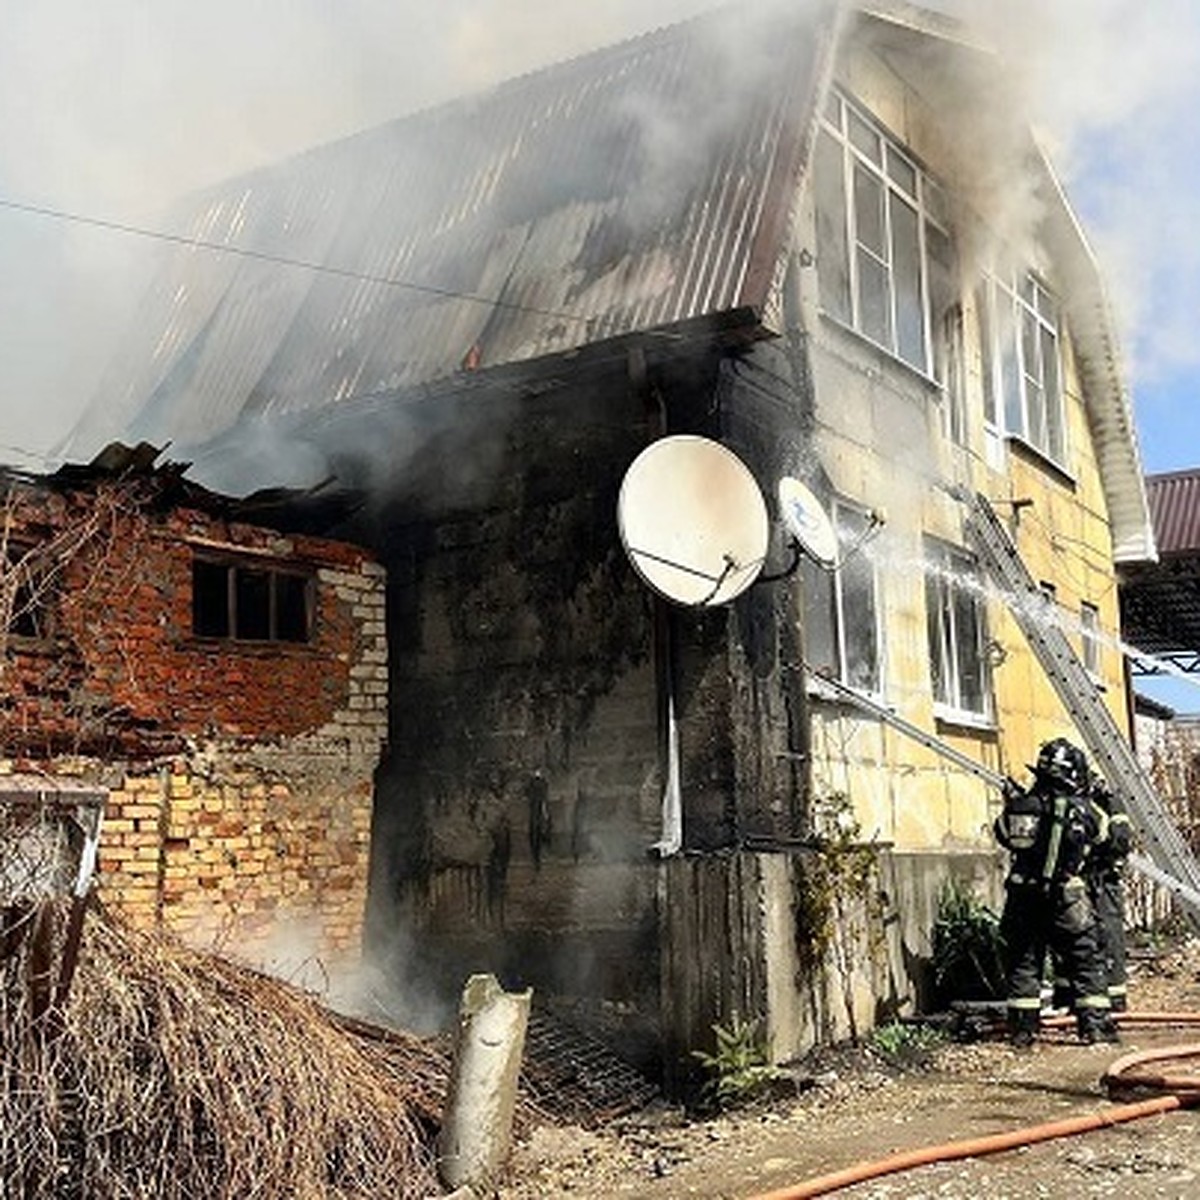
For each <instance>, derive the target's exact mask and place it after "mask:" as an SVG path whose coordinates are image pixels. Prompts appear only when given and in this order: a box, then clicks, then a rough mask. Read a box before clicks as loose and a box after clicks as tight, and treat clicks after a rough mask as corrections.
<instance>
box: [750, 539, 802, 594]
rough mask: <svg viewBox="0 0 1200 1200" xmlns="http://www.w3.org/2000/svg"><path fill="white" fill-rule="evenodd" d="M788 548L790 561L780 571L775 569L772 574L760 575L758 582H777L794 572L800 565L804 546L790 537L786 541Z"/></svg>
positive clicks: (787, 577) (789, 576)
mask: <svg viewBox="0 0 1200 1200" xmlns="http://www.w3.org/2000/svg"><path fill="white" fill-rule="evenodd" d="M788 549H789V550H790V551H791V553H792V561H791V562H790V563H788V565H787V566H786V567H784V569H783V570H782V571H777V572H776V573H775V574H774V575H760V576H759V577H758V582H759V583H778V582H779V580H781V579H790V578H791V577H792V576H793V575H795V573H796V569H797V568H798V567H799V566H800V559H801V557H802V556H803V554H804V547H803V546H801V545H800V542H799V539H797V538H792V539H791V540H790V541H789V542H788Z"/></svg>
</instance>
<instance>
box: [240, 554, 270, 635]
mask: <svg viewBox="0 0 1200 1200" xmlns="http://www.w3.org/2000/svg"><path fill="white" fill-rule="evenodd" d="M234 588H235V597H236V605H237V607H236V609H235V612H236V618H235V621H236V627H235V630H234V636H235V637H238V638H242V639H245V640H249V641H265V640H266V639H267V638H269V637H270V636H271V576H270V573H269V572H267V571H261V570H254V569H252V568H250V567H236V568H235V582H234Z"/></svg>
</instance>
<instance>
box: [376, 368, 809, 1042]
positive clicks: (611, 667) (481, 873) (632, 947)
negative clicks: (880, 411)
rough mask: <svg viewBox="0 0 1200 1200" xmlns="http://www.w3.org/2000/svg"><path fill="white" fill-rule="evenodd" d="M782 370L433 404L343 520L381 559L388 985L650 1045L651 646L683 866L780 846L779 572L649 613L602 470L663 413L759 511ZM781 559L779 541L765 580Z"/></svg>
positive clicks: (789, 393)
mask: <svg viewBox="0 0 1200 1200" xmlns="http://www.w3.org/2000/svg"><path fill="white" fill-rule="evenodd" d="M788 371H789V367H788V364H787V363H786V362H784V361H777V359H776V358H774V357H772V356H771V354H770V353H769V352H766V351H765V350H762V349H759V350H754V351H752V352H749V353H746V354H743V355H740V356H739V357H738V358H736V359H729V358H727V357H726V358H721V357H719V356H717V355H711V356H705V357H702V358H692V359H686V358H679V359H676V360H675V361H672V362H665V361H661V360H659V361H655V360H654V359H653V358H650V359H649V360H648V367H647V370H646V373H645V375H644V377H643V376H641V375H640V372H639V371H638V370H636V369H635V370H633V371H632V372H631V370H630V368H629V365H628V364H627V363H626V362H625V361H624V360H619V361H615V362H611V363H609V364H607V365H603V366H596V365H595V364H593V365H592V366H591V367H589V368H587V369H586V370H585V369H578V370H575V371H573V372H572V373H571V374H570V375H569V376H564V377H563V378H561V379H558V380H551V381H548V382H547V381H544V380H543V381H541V382H539V383H538V384H537V386H533V385H530V384H523V383H521V382H520V381H509V385H508V386H507V387H506V389H504V390H503V391H497V390H494V389H492V390H486V389H477V390H476V391H475V392H474V393H472V395H471V396H470V397H465V396H464V397H457V398H455V399H454V400H452V401H445V402H447V403H452V404H454V405H456V406H459V407H458V412H457V415H456V417H455V418H454V419H447V416H446V413H445V412H442V413H441V414H440V415H439V416H438V417H437V418H436V420H434V421H433V425H434V426H435V427H436V432H435V435H434V436H431V437H430V438H429V439H428V441H427V444H426V445H425V448H424V449H423V450H422V453H421V455H420V458H419V461H417V462H415V463H414V464H413V469H412V470H410V471H408V472H406V473H405V476H404V479H403V481H398V482H402V486H397V487H396V488H394V489H393V492H392V494H391V495H390V497H389V499H388V501H387V502H386V503H385V504H383V505H382V506H381V507H379V508H378V509H377V510H376V511H375V512H374V513H373V514H372V515H371V517H370V521H369V524H370V526H371V528H370V530H369V531H367V530H362V531H360V536H364V537H365V539H366V540H367V541H368V543H369V544H371V545H372V546H373V547H374V548H375V549H376V552H377V554H378V555H379V557H380V558H381V561H383V563H384V565H385V566H386V568H387V571H388V580H389V610H388V625H389V639H390V652H391V663H390V677H391V683H390V687H391V706H392V707H391V728H390V751H389V755H388V758H387V761H386V764H385V766H384V767H383V768H382V770H381V773H380V778H379V781H378V787H377V795H376V816H375V826H374V830H373V837H372V873H371V882H370V898H369V905H368V922H367V929H368V948H369V950H370V952H371V955H372V957H374V958H375V959H376V960H377V961H380V962H386V963H389V964H390V965H391V967H392V969H393V972H394V973H395V975H396V977H397V980H398V982H400V983H401V984H404V983H405V982H406V981H407V980H409V979H415V978H420V979H421V980H422V981H423V982H424V983H425V984H429V983H430V982H432V984H433V985H434V990H435V991H436V992H437V993H438V994H439V995H440V996H441V997H442V998H443V999H444V1000H447V1001H449V1000H453V999H454V998H456V997H457V993H458V990H459V988H460V987H461V984H462V982H463V979H464V978H465V977H466V975H468V974H470V973H472V972H477V971H493V972H495V973H496V974H497V975H498V976H500V978H501V979H502V980H503V981H504V983H505V984H507V985H508V986H526V985H528V986H533V987H534V988H535V991H536V992H537V993H538V994H539V996H540V998H541V1000H542V1001H548V1000H554V1001H556V1002H557V1003H558V1004H559V1005H560V1006H571V1007H573V1008H574V1009H575V1010H576V1015H578V1016H580V1017H582V1018H586V1019H588V1020H589V1021H590V1022H591V1023H592V1024H595V1023H597V1021H599V1022H600V1023H602V1024H604V1025H608V1026H611V1031H612V1032H613V1033H614V1034H615V1035H616V1036H618V1037H620V1038H621V1039H622V1040H624V1041H625V1042H626V1044H627V1045H629V1044H630V1039H632V1038H636V1037H638V1036H640V1035H642V1034H645V1036H646V1039H647V1045H654V1044H661V1043H662V1041H663V1039H662V1033H663V1031H662V1029H661V1028H660V1027H659V1019H660V1002H661V996H660V987H661V985H662V981H663V976H662V953H663V948H664V945H665V944H666V943H665V942H664V938H668V939H669V940H670V943H671V945H672V947H673V950H672V953H673V954H676V953H677V952H678V951H679V949H680V946H681V941H680V937H679V936H678V935H676V934H673V933H672V932H671V931H670V930H669V929H666V928H665V927H664V920H669V916H668V915H666V914H664V911H663V909H662V906H661V895H662V888H663V882H664V880H663V876H662V874H661V872H662V864H661V861H660V860H659V859H658V858H657V857H656V856H655V854H654V853H653V852H652V848H653V846H654V844H655V843H656V842H658V841H659V839H660V837H661V836H662V834H663V828H662V811H661V810H662V790H663V782H664V772H663V766H664V763H665V753H664V736H665V734H664V724H663V719H662V718H663V708H664V705H665V700H664V690H663V687H662V678H661V672H662V670H663V669H664V668H663V660H662V659H661V657H659V656H661V655H662V654H663V652H664V640H666V641H668V642H669V649H670V653H669V656H668V659H667V666H666V669H667V670H668V671H669V672H670V673H671V675H672V677H673V679H674V683H673V686H674V689H675V698H676V705H677V710H678V716H679V728H680V746H681V751H682V764H683V795H684V798H685V814H684V836H685V850H687V851H691V852H706V851H724V850H728V849H731V848H733V847H736V846H743V845H748V844H752V843H755V842H756V841H763V842H767V843H771V842H776V841H780V840H786V839H787V838H789V837H792V836H795V835H796V834H797V833H798V832H799V831H800V830H801V828H802V826H803V794H804V775H805V772H804V769H803V768H804V738H803V732H802V730H803V725H804V721H803V708H802V698H801V695H800V693H799V692H798V691H797V688H796V687H795V686H793V685H794V684H796V685H798V684H799V676H798V674H796V673H795V672H794V671H792V670H791V667H792V665H793V664H794V663H795V661H797V660H798V651H797V648H796V645H795V638H796V622H795V619H794V617H793V615H792V614H793V613H794V611H795V596H794V594H793V587H794V584H793V582H792V581H791V580H790V579H783V580H780V581H778V582H773V583H764V584H761V585H756V586H755V587H753V588H751V589H750V591H749V592H748V593H746V594H745V595H744V596H743V597H742V598H740V599H739V600H738V601H737V602H736V604H735V605H733V606H731V607H729V608H724V609H717V610H701V611H695V610H681V609H678V608H667V607H665V606H664V605H663V604H662V602H660V601H658V600H656V599H655V598H654V597H653V596H652V595H651V593H650V592H649V591H648V590H647V589H646V588H645V587H644V586H643V585H642V584H641V583H640V581H639V580H638V579H637V577H636V575H635V573H634V571H633V569H632V567H631V566H630V565H629V563H628V560H627V559H626V556H625V554H624V551H623V549H622V547H621V545H620V541H619V536H618V529H617V522H616V505H617V496H618V492H619V488H620V483H621V479H622V477H623V475H624V472H625V470H626V469H627V467H628V466H629V464H630V462H632V460H633V459H634V458H635V457H636V455H637V454H638V453H639V451H640V450H641V449H642V448H643V447H644V446H645V445H646V444H647V442H648V441H649V440H650V439H651V438H652V437H653V436H656V435H657V433H658V432H659V431H660V429H661V428H663V423H664V422H665V428H666V430H667V431H668V432H696V433H705V434H708V435H710V436H715V437H718V438H721V439H722V440H725V441H727V442H728V443H729V444H731V445H732V446H733V447H734V448H735V449H736V450H737V451H738V452H739V453H741V454H742V455H743V456H744V457H745V458H746V460H747V461H748V462H749V463H750V464H751V465H752V467H753V468H754V470H755V472H756V474H757V475H758V478H759V482H760V483H761V484H762V486H763V489H764V492H765V493H766V494H767V495H768V496H770V495H772V494H773V490H774V479H775V478H776V477H777V473H778V470H779V468H780V464H782V463H784V462H785V460H787V461H788V462H789V463H790V459H791V455H792V449H793V447H794V445H795V444H796V443H795V436H796V435H795V431H794V429H793V427H794V426H795V423H796V418H797V414H798V413H800V412H802V411H803V410H804V408H805V404H804V400H803V397H802V395H800V394H798V393H797V392H796V390H795V387H794V384H793V383H792V382H790V381H789V376H788ZM468 463H469V464H471V466H470V468H469V469H467V468H466V467H465V466H464V464H468ZM481 464H483V465H482V466H481ZM460 476H464V477H463V478H460ZM771 503H772V509H773V501H772V502H771ZM787 557H788V556H787V554H786V550H785V548H784V547H783V545H782V544H780V545H778V546H776V547H773V550H772V558H773V559H776V558H778V560H779V561H778V562H774V561H773V562H772V563H770V564H768V569H771V568H772V567H774V566H777V565H781V564H786V561H787ZM664 629H666V630H669V639H664V637H663V631H664ZM697 953H698V955H699V957H700V958H702V957H703V955H704V948H703V947H697ZM697 961H699V959H698V960H697ZM678 986H680V984H679V982H678V980H677V979H676V978H674V976H672V979H671V987H672V988H677V987H678ZM675 1007H677V1005H675ZM671 1008H672V1006H671V1005H668V1006H667V1008H666V1009H665V1010H662V1011H666V1012H668V1013H669V1012H670V1011H671ZM667 1041H668V1043H669V1042H670V1039H667Z"/></svg>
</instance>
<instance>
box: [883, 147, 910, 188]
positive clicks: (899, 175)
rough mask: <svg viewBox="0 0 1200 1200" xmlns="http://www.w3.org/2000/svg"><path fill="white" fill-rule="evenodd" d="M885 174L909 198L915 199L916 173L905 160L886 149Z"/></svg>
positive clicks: (891, 150) (889, 148)
mask: <svg viewBox="0 0 1200 1200" xmlns="http://www.w3.org/2000/svg"><path fill="white" fill-rule="evenodd" d="M887 173H888V178H889V179H891V180H892V182H893V183H895V184H897V185H898V186H900V187H902V188H903V189H904V190H905V191H906V192H907V193H908V194H909V195H910V196H912V197H914V198H915V197H916V194H917V172H916V169H915V168H914V167H913V165H912V164H911V163H910V162H909V161H908V160H907V159H905V158H902V157H901V156H900V155H899V154H897V153H896V151H895V150H893V149H892V148H891V146H889V147H888V155H887Z"/></svg>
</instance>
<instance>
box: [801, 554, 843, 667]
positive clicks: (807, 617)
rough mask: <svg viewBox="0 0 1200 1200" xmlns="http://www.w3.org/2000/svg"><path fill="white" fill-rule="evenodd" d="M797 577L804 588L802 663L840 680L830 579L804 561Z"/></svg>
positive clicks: (815, 565)
mask: <svg viewBox="0 0 1200 1200" xmlns="http://www.w3.org/2000/svg"><path fill="white" fill-rule="evenodd" d="M800 577H801V579H802V581H803V586H804V627H803V629H802V630H801V645H802V646H803V650H804V661H805V662H807V663H808V665H809V666H810V667H812V669H813V670H814V671H817V672H823V673H825V674H828V675H832V676H833V677H834V678H835V679H840V678H841V675H842V669H841V662H840V661H839V658H838V653H837V640H836V637H835V635H834V623H833V575H832V573H831V572H829V571H825V570H822V569H821V568H820V567H819V566H817V564H816V563H814V562H813V561H812V560H811V559H809V558H805V559H804V560H803V562H802V564H801V567H800Z"/></svg>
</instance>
